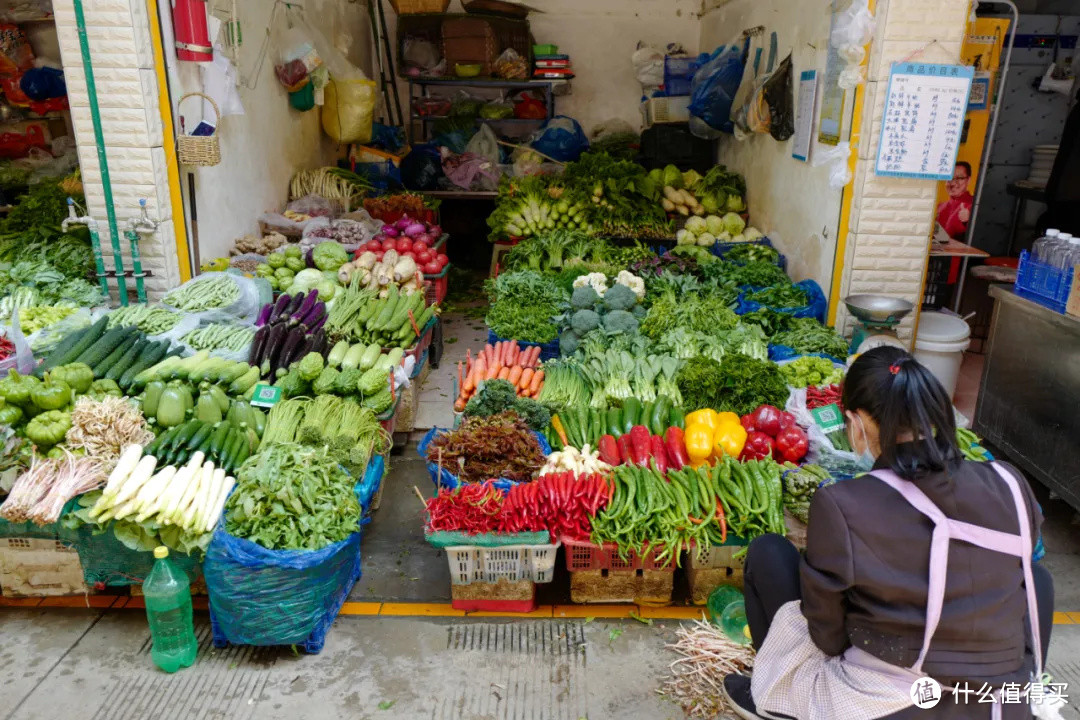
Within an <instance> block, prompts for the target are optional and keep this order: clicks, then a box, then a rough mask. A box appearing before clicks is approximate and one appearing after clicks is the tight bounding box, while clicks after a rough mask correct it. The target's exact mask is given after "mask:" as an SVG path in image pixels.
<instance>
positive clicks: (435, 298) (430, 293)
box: [424, 264, 450, 305]
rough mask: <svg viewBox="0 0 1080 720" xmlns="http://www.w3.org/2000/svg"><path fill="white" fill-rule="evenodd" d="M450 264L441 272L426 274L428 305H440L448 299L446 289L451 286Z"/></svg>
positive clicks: (426, 298)
mask: <svg viewBox="0 0 1080 720" xmlns="http://www.w3.org/2000/svg"><path fill="white" fill-rule="evenodd" d="M449 273H450V265H449V264H447V266H446V267H444V268H443V269H442V270H441V271H440V272H437V273H435V274H434V275H424V283H425V284H426V285H427V290H426V294H425V300H426V301H427V304H428V305H438V304H440V303H442V301H443V300H445V299H446V291H447V289H448V287H449V284H450V282H449V278H448V277H447V275H449Z"/></svg>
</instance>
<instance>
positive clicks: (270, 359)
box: [259, 323, 289, 377]
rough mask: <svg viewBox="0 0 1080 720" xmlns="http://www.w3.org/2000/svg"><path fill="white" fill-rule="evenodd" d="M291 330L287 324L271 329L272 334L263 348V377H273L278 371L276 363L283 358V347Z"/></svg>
mask: <svg viewBox="0 0 1080 720" xmlns="http://www.w3.org/2000/svg"><path fill="white" fill-rule="evenodd" d="M288 332H289V329H288V328H287V327H286V326H285V323H278V324H277V325H274V326H273V327H271V328H270V334H269V335H268V336H267V338H266V345H265V346H264V347H263V353H262V361H261V362H260V363H259V372H260V373H261V374H262V376H263V377H273V375H274V370H275V369H276V365H275V361H276V359H277V358H279V357H280V356H281V351H282V346H283V345H284V344H285V340H286V335H287V334H288Z"/></svg>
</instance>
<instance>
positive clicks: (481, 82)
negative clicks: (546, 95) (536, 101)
mask: <svg viewBox="0 0 1080 720" xmlns="http://www.w3.org/2000/svg"><path fill="white" fill-rule="evenodd" d="M405 79H406V80H408V81H409V82H410V83H412V84H413V85H456V86H465V85H471V86H473V87H491V88H540V87H545V86H548V85H556V84H559V83H564V82H569V80H561V79H551V80H545V79H539V80H538V79H532V78H528V79H525V80H503V79H502V78H452V77H448V78H422V77H409V76H405Z"/></svg>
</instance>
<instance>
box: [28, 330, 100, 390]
mask: <svg viewBox="0 0 1080 720" xmlns="http://www.w3.org/2000/svg"><path fill="white" fill-rule="evenodd" d="M92 328H93V326H91V327H87V328H83V329H81V330H76V331H75V332H73V333H71V334H70V335H68V336H67V337H66V338H64V339H63V340H61V341H60V342H59V343H57V344H56V347H54V348H53V351H52V352H51V353H49V356H48V357H47V358H45V361H44V362H43V363H41V365H39V366H38V367H37V368H35V369H34V376H35V377H39V378H40V377H44V376H45V371H46V370H50V369H52V368H53V367H55V366H56V363H55V362H52V361H53V360H54V359H55V360H59V359H60V358H61V357H62V356H63V355H65V354H66V353H67V352H69V351H70V350H71V349H72V348H73V347H75V346H76V345H77V344H78V343H79V341H80V340H82V338H83V337H85V336H86V335H87V333H89V332H90V330H91V329H92Z"/></svg>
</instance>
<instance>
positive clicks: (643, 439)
mask: <svg viewBox="0 0 1080 720" xmlns="http://www.w3.org/2000/svg"><path fill="white" fill-rule="evenodd" d="M650 455H652V435H650V434H649V428H647V427H645V426H644V425H635V426H634V427H632V428H630V457H631V459H632V460H633V463H634V464H635V465H641V466H642V467H644V466H647V465H648V464H649V456H650Z"/></svg>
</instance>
